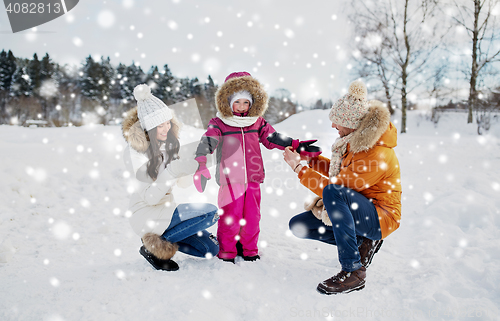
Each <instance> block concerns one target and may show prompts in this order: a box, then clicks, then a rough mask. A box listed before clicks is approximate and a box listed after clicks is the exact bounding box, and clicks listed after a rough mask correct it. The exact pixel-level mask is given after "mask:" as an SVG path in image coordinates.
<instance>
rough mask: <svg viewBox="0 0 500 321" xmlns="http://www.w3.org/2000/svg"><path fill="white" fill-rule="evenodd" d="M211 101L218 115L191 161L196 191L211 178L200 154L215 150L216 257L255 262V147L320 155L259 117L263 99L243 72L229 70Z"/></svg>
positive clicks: (259, 168) (258, 172)
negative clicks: (195, 165) (194, 166)
mask: <svg viewBox="0 0 500 321" xmlns="http://www.w3.org/2000/svg"><path fill="white" fill-rule="evenodd" d="M215 99H216V106H217V110H218V113H217V117H215V118H212V119H211V120H210V122H209V123H208V129H207V131H206V133H205V134H204V135H203V137H202V139H201V141H200V144H199V145H198V149H197V151H196V160H197V161H198V163H199V164H200V165H199V168H198V170H197V172H196V173H195V175H194V183H195V186H196V188H197V189H198V191H200V192H203V190H204V188H205V184H206V181H207V179H210V178H211V177H210V172H209V171H208V169H207V167H206V161H207V158H206V155H207V154H209V153H210V154H212V153H213V152H214V151H217V154H216V155H217V174H216V179H217V183H218V184H219V186H220V189H219V195H218V204H219V208H220V209H222V213H221V219H220V220H219V221H218V229H217V239H218V241H219V248H220V250H219V254H218V257H219V258H220V259H223V260H225V261H230V262H233V263H234V258H235V257H236V256H237V255H241V256H243V259H244V260H245V261H255V260H257V259H259V258H260V257H259V255H258V252H259V251H258V247H257V241H258V239H259V232H260V228H259V221H260V216H261V215H260V199H261V193H260V184H261V183H262V182H263V181H264V164H263V161H262V154H261V152H260V143H262V144H263V145H264V146H265V147H266V148H268V149H274V148H278V149H281V150H284V149H285V147H287V146H292V147H293V148H294V149H298V150H299V151H301V150H302V151H303V153H306V154H308V155H319V154H320V153H321V152H320V150H319V148H318V147H316V146H311V144H312V143H314V142H315V141H305V142H299V141H298V140H293V139H292V138H289V137H286V136H283V135H280V134H278V133H277V132H276V131H275V130H274V128H273V127H272V126H271V125H270V124H268V123H267V122H266V121H265V120H264V118H262V115H263V114H264V112H265V111H266V109H267V103H268V96H267V93H266V92H265V90H264V87H263V86H262V85H261V84H260V83H259V82H258V81H257V80H256V79H254V78H252V76H251V75H250V74H249V73H247V72H235V73H232V74H230V75H229V76H227V78H226V80H225V82H224V84H222V85H221V87H220V88H219V89H218V91H217V93H216V97H215ZM307 152H309V153H307ZM238 242H239V243H240V244H241V246H240V248H239V249H237V243H238ZM238 246H239V244H238Z"/></svg>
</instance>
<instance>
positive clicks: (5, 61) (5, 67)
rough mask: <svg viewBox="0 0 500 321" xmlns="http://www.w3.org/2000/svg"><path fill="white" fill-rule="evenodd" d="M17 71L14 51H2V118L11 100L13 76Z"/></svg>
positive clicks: (0, 87) (0, 56) (0, 96)
mask: <svg viewBox="0 0 500 321" xmlns="http://www.w3.org/2000/svg"><path fill="white" fill-rule="evenodd" d="M15 71H16V58H15V57H14V54H12V51H10V50H9V52H8V53H7V52H5V50H2V52H1V53H0V118H4V117H6V116H7V115H6V113H5V106H6V105H7V102H8V100H9V95H10V85H11V84H12V76H13V75H14V72H15Z"/></svg>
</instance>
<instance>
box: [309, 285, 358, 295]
mask: <svg viewBox="0 0 500 321" xmlns="http://www.w3.org/2000/svg"><path fill="white" fill-rule="evenodd" d="M364 287H365V284H364V283H363V284H360V285H359V286H358V287H355V288H352V289H348V290H346V291H342V292H329V291H328V290H325V289H323V288H320V287H319V286H318V287H317V288H316V291H318V292H319V293H321V294H325V295H332V294H347V293H351V292H353V291H359V290H363V289H364Z"/></svg>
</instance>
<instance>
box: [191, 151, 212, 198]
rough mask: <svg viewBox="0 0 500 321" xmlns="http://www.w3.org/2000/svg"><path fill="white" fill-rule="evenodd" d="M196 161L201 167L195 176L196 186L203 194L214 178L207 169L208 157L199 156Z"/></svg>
mask: <svg viewBox="0 0 500 321" xmlns="http://www.w3.org/2000/svg"><path fill="white" fill-rule="evenodd" d="M195 160H196V161H197V162H198V164H199V166H198V169H197V170H196V173H194V176H193V181H194V186H195V187H196V189H197V190H198V192H200V193H203V191H205V187H206V186H207V181H208V180H209V179H211V178H212V176H210V171H209V170H208V168H207V157H206V156H198V157H196V158H195Z"/></svg>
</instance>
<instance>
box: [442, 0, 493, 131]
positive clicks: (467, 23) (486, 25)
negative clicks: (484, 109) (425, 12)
mask: <svg viewBox="0 0 500 321" xmlns="http://www.w3.org/2000/svg"><path fill="white" fill-rule="evenodd" d="M449 5H450V6H452V7H453V9H455V10H453V9H450V8H448V10H447V11H446V12H447V13H448V15H449V16H450V17H451V18H452V19H453V21H455V23H456V24H457V25H459V26H461V27H463V28H465V30H466V31H467V36H468V38H469V41H470V44H471V52H470V56H471V58H472V59H471V64H470V65H469V69H468V70H467V71H466V75H467V78H468V81H469V85H470V87H469V99H468V105H469V114H468V117H467V123H472V121H473V116H472V113H473V110H474V109H475V108H476V107H477V106H478V88H477V87H478V82H479V80H480V78H481V76H482V74H483V73H484V74H485V70H486V69H487V67H488V66H490V65H491V64H492V63H494V62H498V61H500V48H499V47H498V43H496V42H495V41H498V40H500V19H499V18H498V16H499V15H500V0H451V1H450V3H449ZM495 44H496V45H497V46H496V47H495Z"/></svg>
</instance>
